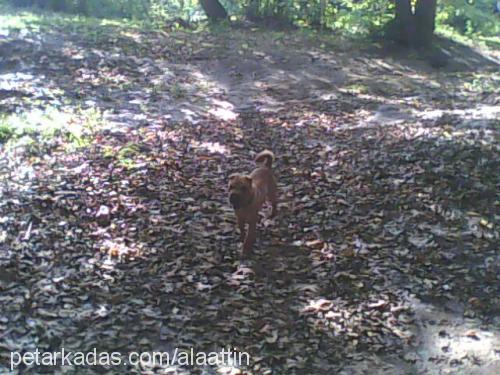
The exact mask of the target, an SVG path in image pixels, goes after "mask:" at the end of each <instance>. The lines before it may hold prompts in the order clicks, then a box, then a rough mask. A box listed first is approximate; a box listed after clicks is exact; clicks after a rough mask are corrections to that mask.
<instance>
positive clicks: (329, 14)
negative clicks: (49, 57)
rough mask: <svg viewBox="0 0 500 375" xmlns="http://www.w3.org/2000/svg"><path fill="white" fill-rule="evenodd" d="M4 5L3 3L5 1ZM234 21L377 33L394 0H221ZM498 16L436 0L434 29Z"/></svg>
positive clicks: (167, 7)
mask: <svg viewBox="0 0 500 375" xmlns="http://www.w3.org/2000/svg"><path fill="white" fill-rule="evenodd" d="M4 2H5V1H4ZM6 2H8V3H10V4H13V5H17V6H19V5H22V6H38V7H41V8H43V9H49V10H55V11H61V12H66V13H71V14H78V15H85V16H93V17H98V18H104V17H107V18H126V19H131V20H141V21H145V22H148V23H149V24H152V25H154V26H155V27H160V28H161V27H164V26H165V22H166V21H167V20H173V19H176V18H181V19H183V20H186V21H188V22H189V21H197V20H200V19H201V18H203V17H204V14H203V11H202V9H201V7H200V5H199V1H198V0H130V1H128V0H47V1H37V0H21V1H20V0H10V1H9V0H8V1H6ZM220 3H221V4H222V5H223V6H224V7H225V9H226V10H227V11H228V13H229V14H230V15H231V16H232V17H233V18H235V17H236V18H238V17H243V16H245V15H246V16H250V17H253V18H255V19H258V18H269V19H273V20H275V21H277V20H280V21H281V23H282V24H283V22H284V24H287V23H289V24H290V23H293V24H295V25H297V26H301V27H319V26H321V27H323V28H329V29H333V30H341V31H342V32H343V33H345V34H367V33H373V32H378V31H380V30H381V29H382V27H383V26H384V25H385V24H386V23H387V22H388V21H389V20H390V19H391V18H392V17H393V11H394V9H393V8H394V2H392V1H378V0H363V1H361V0H328V1H327V0H241V1H237V0H220ZM498 18H499V17H498V14H495V13H494V1H492V0H440V1H438V14H437V25H438V29H439V28H441V29H442V30H443V29H446V28H448V29H452V30H454V31H456V32H458V33H460V34H463V35H468V36H471V35H481V36H497V35H499V34H500V22H499V20H498Z"/></svg>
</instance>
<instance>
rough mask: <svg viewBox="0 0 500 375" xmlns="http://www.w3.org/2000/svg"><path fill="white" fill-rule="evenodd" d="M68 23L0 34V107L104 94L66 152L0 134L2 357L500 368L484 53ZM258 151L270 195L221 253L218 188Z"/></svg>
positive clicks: (488, 77) (351, 370) (20, 108)
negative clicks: (270, 207) (456, 55)
mask: <svg viewBox="0 0 500 375" xmlns="http://www.w3.org/2000/svg"><path fill="white" fill-rule="evenodd" d="M71 30H72V29H71V28H65V27H59V28H57V27H53V28H49V29H43V32H29V33H14V34H9V35H7V36H3V37H2V39H0V52H1V56H3V59H2V66H1V74H2V76H1V80H0V82H1V85H2V87H1V90H2V91H1V96H0V107H1V108H2V111H3V112H7V113H10V114H11V115H12V114H13V113H16V112H18V113H21V112H27V113H31V114H33V113H35V114H36V113H38V112H37V111H40V110H42V111H44V110H45V111H46V110H47V108H51V109H52V110H53V111H54V112H55V114H53V115H51V116H52V117H51V118H53V117H55V118H56V119H59V120H60V121H62V122H63V123H64V124H65V126H71V124H73V123H75V122H78V121H89V120H88V118H87V117H85V118H84V120H82V116H83V115H81V113H80V112H78V111H77V110H76V109H77V108H83V109H88V108H91V109H95V110H96V111H97V112H98V113H99V114H102V117H99V126H98V128H97V131H96V134H95V140H94V141H93V142H92V143H91V144H90V145H88V146H85V147H84V148H80V149H76V150H74V151H73V152H70V153H68V152H67V150H66V149H65V148H64V147H62V146H61V143H60V142H59V141H58V140H57V139H56V140H51V141H44V142H40V143H39V144H37V147H34V146H33V147H31V148H30V147H27V146H26V145H25V146H22V147H19V148H18V149H17V150H16V151H15V152H11V151H8V150H7V149H5V150H2V155H1V163H2V164H1V167H0V171H2V172H1V174H0V182H1V183H2V189H3V190H2V194H3V197H2V200H1V203H0V239H1V240H0V267H1V272H0V292H1V293H0V302H1V303H2V304H3V306H4V308H3V311H2V314H1V315H0V318H1V320H0V347H1V348H2V352H1V358H2V361H1V364H0V365H1V366H5V365H4V363H6V361H7V360H8V352H9V351H12V350H33V349H34V348H35V347H38V348H40V349H43V350H46V351H48V350H57V348H60V347H65V348H67V349H69V350H79V351H87V350H91V349H92V348H94V347H95V348H97V349H98V350H101V351H115V350H116V351H120V352H124V353H127V352H130V351H153V350H156V351H158V350H161V351H170V352H171V351H173V350H174V348H175V347H179V348H190V347H194V348H195V349H196V350H198V351H201V350H208V351H210V350H218V349H219V348H220V347H231V348H235V349H237V350H240V351H246V352H249V353H250V355H251V358H252V364H251V366H250V367H248V368H246V367H245V368H244V370H248V371H251V372H253V373H256V374H261V373H276V374H290V373H297V374H303V373H306V372H307V373H318V374H322V373H324V374H331V373H341V374H362V373H367V371H369V372H370V373H378V374H392V373H393V374H402V373H409V374H410V373H416V374H420V373H422V374H440V373H453V374H455V373H466V374H469V373H470V374H472V373H477V374H494V373H498V372H499V371H500V367H499V366H500V365H499V354H498V350H499V344H500V342H499V340H500V338H499V334H498V328H499V323H500V322H499V320H498V312H499V311H500V309H499V307H500V306H499V303H498V295H499V293H498V292H499V290H498V285H499V283H498V275H499V274H500V272H499V271H500V269H499V268H498V264H499V260H500V259H499V256H498V251H497V246H496V245H495V243H497V242H498V231H497V227H496V225H497V222H495V220H496V218H497V216H498V213H497V211H496V207H495V206H494V205H492V202H493V200H494V198H495V194H496V192H495V188H496V186H498V182H499V181H498V176H497V175H498V173H497V172H496V170H497V166H498V146H497V143H496V140H495V137H496V136H498V134H497V129H498V128H495V127H496V126H498V122H497V120H496V119H497V118H498V117H499V116H498V115H499V113H498V112H499V110H498V96H497V95H498V89H497V88H496V87H498V85H497V83H498V75H495V74H494V73H493V72H494V69H495V68H496V69H497V68H498V67H495V66H494V65H491V64H492V63H491V62H487V61H486V60H483V61H482V62H483V63H482V64H481V69H476V70H475V71H472V70H470V68H469V66H472V65H477V61H478V60H477V59H480V57H479V56H478V55H477V54H476V53H475V52H474V51H472V50H470V51H468V53H469V55H467V56H468V58H467V56H466V57H464V55H462V57H461V61H458V60H457V62H456V63H455V62H454V63H453V64H451V66H450V67H449V68H448V69H447V70H446V71H436V70H433V69H432V68H430V67H428V66H427V65H426V63H425V61H422V60H417V61H416V62H415V61H412V60H406V59H404V58H402V57H401V56H397V55H394V54H391V55H388V54H387V52H386V51H385V52H384V50H378V49H374V48H373V47H370V48H367V47H364V46H360V45H356V44H355V43H347V42H342V43H339V44H340V45H335V44H333V41H331V40H326V39H325V40H324V41H321V40H320V41H318V40H317V41H314V40H309V39H306V38H305V37H302V36H299V35H295V34H291V35H283V34H279V33H268V32H262V31H256V32H251V31H249V30H246V31H239V30H238V31H237V30H231V32H227V30H226V31H225V32H219V33H215V34H208V33H200V34H187V33H182V32H177V33H170V34H166V33H163V34H158V33H146V32H139V31H137V30H133V29H114V28H105V27H101V28H100V29H99V32H97V33H96V32H92V33H88V30H87V29H85V28H84V29H76V30H74V32H71ZM305 46H307V47H305ZM450 48H451V47H450ZM455 48H458V47H455ZM479 61H481V60H479ZM495 83H496V84H495ZM474 85H476V86H474ZM477 85H480V87H479V88H478V87H477ZM495 86H496V87H495ZM85 113H86V112H85ZM65 116H66V117H65ZM67 116H69V120H68V117H67ZM44 121H45V120H42V121H40V123H43V122H44ZM263 148H271V149H272V150H273V151H274V152H275V153H276V155H277V156H278V161H277V167H276V168H277V174H278V176H279V185H280V191H281V202H280V205H279V209H280V212H281V214H280V215H279V218H278V219H277V220H274V221H269V220H266V219H264V220H263V222H262V225H261V226H260V228H259V241H258V243H257V246H256V249H255V255H254V257H253V258H252V259H251V260H250V261H244V262H242V261H240V259H239V252H240V249H239V248H238V240H237V235H236V233H234V229H233V228H234V217H233V213H232V212H231V210H230V208H229V207H228V205H227V202H226V197H225V191H224V186H225V183H226V182H225V181H226V178H227V176H228V175H229V174H230V173H232V172H236V171H249V170H250V169H251V168H252V163H251V159H252V153H254V152H256V151H259V150H260V149H263ZM101 205H105V206H107V207H109V208H110V210H111V214H110V218H109V220H110V225H109V226H105V227H100V226H99V225H98V223H97V222H96V216H95V214H96V212H97V211H98V209H99V207H100V206H101ZM127 369H128V370H129V371H131V372H136V373H169V371H171V373H174V372H175V371H177V372H178V373H192V372H195V373H204V372H203V371H205V373H212V372H215V371H216V370H217V369H215V368H204V369H202V368H197V369H193V368H168V366H163V367H162V368H159V367H156V368H150V367H148V365H147V364H143V367H142V368H138V367H135V368H134V367H132V366H129V367H128V368H127ZM70 370H71V371H77V370H78V369H76V370H75V369H70ZM101 370H102V371H104V370H105V369H101ZM101 370H99V371H101ZM108 370H109V371H111V372H113V371H115V372H116V371H117V370H116V369H114V368H112V367H110V368H108ZM218 370H219V371H226V370H227V369H225V370H224V369H222V368H219V369H218ZM233 370H234V369H233ZM38 371H39V369H37V368H34V369H31V372H32V373H37V372H38ZM92 371H97V370H95V369H92ZM121 371H123V370H121ZM162 371H163V372H162ZM227 371H229V370H227ZM266 371H267V372H266Z"/></svg>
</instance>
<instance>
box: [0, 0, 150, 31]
mask: <svg viewBox="0 0 500 375" xmlns="http://www.w3.org/2000/svg"><path fill="white" fill-rule="evenodd" d="M142 26H143V23H141V22H136V21H131V20H125V19H101V18H95V17H83V16H77V15H70V14H64V13H54V12H45V11H42V10H40V9H36V8H32V9H29V10H25V9H17V8H13V7H10V6H8V5H5V4H0V35H2V34H6V32H9V33H12V32H14V33H15V32H22V31H29V32H43V31H49V32H50V31H51V30H53V29H54V28H63V29H66V30H68V31H70V32H74V33H84V34H85V35H89V34H95V36H96V37H97V36H98V35H102V32H101V31H99V30H102V28H103V27H105V28H127V29H130V28H140V27H142Z"/></svg>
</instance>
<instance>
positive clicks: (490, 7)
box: [437, 0, 500, 36]
mask: <svg viewBox="0 0 500 375" xmlns="http://www.w3.org/2000/svg"><path fill="white" fill-rule="evenodd" d="M439 4H440V7H439V11H438V14H437V21H438V25H443V26H448V27H450V28H452V29H453V30H455V31H457V32H459V33H461V34H464V35H483V36H498V35H499V34H500V22H499V16H498V14H495V13H494V2H493V1H490V0H470V1H465V0H443V1H441V2H440V3H439Z"/></svg>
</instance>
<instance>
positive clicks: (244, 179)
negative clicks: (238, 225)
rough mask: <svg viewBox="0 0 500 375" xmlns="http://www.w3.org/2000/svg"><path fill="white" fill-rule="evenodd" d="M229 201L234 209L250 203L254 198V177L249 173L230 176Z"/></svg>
mask: <svg viewBox="0 0 500 375" xmlns="http://www.w3.org/2000/svg"><path fill="white" fill-rule="evenodd" d="M228 190H229V203H231V205H232V206H233V207H234V209H236V210H237V209H239V208H241V207H244V206H246V205H247V204H249V203H250V202H251V201H252V199H253V193H252V178H251V177H250V176H247V175H241V174H232V175H231V176H229V184H228Z"/></svg>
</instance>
